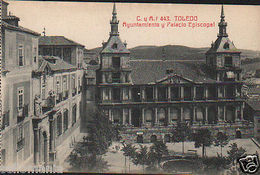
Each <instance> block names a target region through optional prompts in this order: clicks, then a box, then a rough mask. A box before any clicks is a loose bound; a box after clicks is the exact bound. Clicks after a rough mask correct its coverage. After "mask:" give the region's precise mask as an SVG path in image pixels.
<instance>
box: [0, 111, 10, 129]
mask: <svg viewBox="0 0 260 175" xmlns="http://www.w3.org/2000/svg"><path fill="white" fill-rule="evenodd" d="M9 121H10V118H9V111H7V112H5V113H4V114H3V119H2V130H4V129H5V127H8V126H9Z"/></svg>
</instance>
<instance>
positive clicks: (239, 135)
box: [236, 129, 242, 139]
mask: <svg viewBox="0 0 260 175" xmlns="http://www.w3.org/2000/svg"><path fill="white" fill-rule="evenodd" d="M236 138H237V139H241V138H242V134H241V131H240V130H239V129H237V130H236Z"/></svg>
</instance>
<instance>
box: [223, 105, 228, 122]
mask: <svg viewBox="0 0 260 175" xmlns="http://www.w3.org/2000/svg"><path fill="white" fill-rule="evenodd" d="M223 110H224V112H223V113H224V121H225V122H226V121H227V119H226V106H224V108H223Z"/></svg>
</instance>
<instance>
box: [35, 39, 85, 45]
mask: <svg viewBox="0 0 260 175" xmlns="http://www.w3.org/2000/svg"><path fill="white" fill-rule="evenodd" d="M39 45H49V46H68V45H69V46H82V47H84V46H83V45H82V44H79V43H77V42H75V41H72V40H70V39H68V38H66V37H64V36H41V37H40V38H39Z"/></svg>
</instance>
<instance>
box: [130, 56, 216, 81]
mask: <svg viewBox="0 0 260 175" xmlns="http://www.w3.org/2000/svg"><path fill="white" fill-rule="evenodd" d="M130 65H131V69H132V72H131V77H132V81H133V83H134V84H149V83H154V82H157V81H158V80H161V79H163V78H166V77H168V74H167V73H166V70H167V69H173V73H174V74H177V75H178V76H181V77H183V78H185V79H187V80H188V81H193V82H195V83H215V82H216V80H213V79H211V78H209V77H208V76H207V74H205V73H204V72H203V71H202V69H201V67H200V66H199V65H194V64H188V63H184V62H183V63H180V62H175V61H172V60H165V61H162V60H131V61H130Z"/></svg>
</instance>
